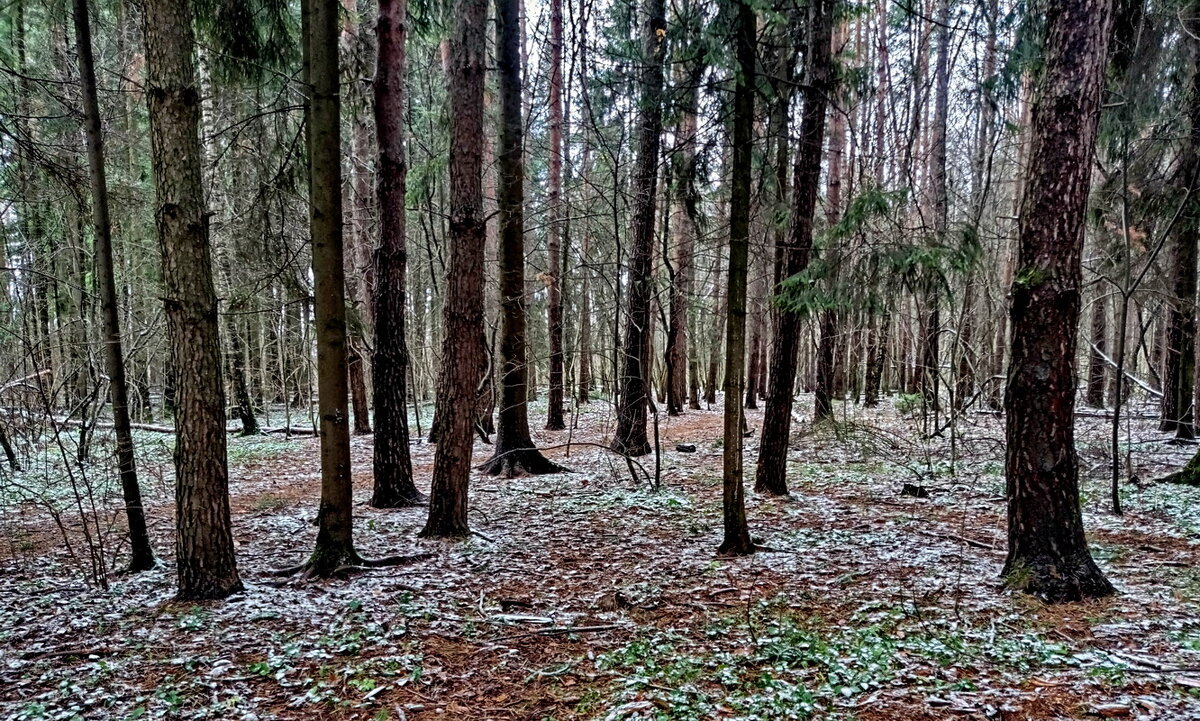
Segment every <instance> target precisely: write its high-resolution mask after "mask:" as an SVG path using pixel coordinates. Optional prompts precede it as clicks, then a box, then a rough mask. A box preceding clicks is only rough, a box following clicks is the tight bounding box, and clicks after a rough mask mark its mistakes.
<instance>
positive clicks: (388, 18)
mask: <svg viewBox="0 0 1200 721" xmlns="http://www.w3.org/2000/svg"><path fill="white" fill-rule="evenodd" d="M407 4H408V3H407V0H379V18H378V20H377V21H376V23H375V37H376V42H377V44H378V46H379V50H378V53H379V54H378V59H377V61H376V63H377V64H376V68H375V81H374V93H375V134H376V136H377V139H378V143H379V162H378V166H377V168H376V172H377V176H376V181H375V185H376V187H375V192H376V198H377V201H378V205H379V245H378V246H377V247H376V250H375V257H374V263H373V265H374V269H375V283H376V289H377V293H376V294H375V317H374V326H375V353H374V355H373V356H372V358H371V380H372V382H373V385H374V390H375V393H374V397H375V448H374V457H373V468H374V475H375V481H374V487H373V489H372V493H371V505H372V506H374V507H375V508H397V507H401V506H410V505H415V504H418V503H423V502H425V500H426V498H425V496H424V495H423V494H422V493H421V492H420V491H418V490H417V487H416V485H415V484H414V483H413V472H412V459H411V457H410V455H409V450H408V439H409V435H408V406H407V403H408V368H409V357H408V343H407V341H406V339H405V337H404V325H405V304H406V300H407V293H408V283H407V277H406V275H407V272H408V244H407V242H406V240H405V232H406V231H405V228H406V223H405V214H404V208H405V205H404V196H405V187H406V181H407V178H408V163H407V160H406V158H405V156H404V112H403V109H404V107H405V103H406V97H405V93H404V88H405V70H406V59H407V57H406V54H405V39H406V38H407V36H408V26H407V15H406V8H407Z"/></svg>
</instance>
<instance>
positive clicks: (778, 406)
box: [754, 0, 833, 496]
mask: <svg viewBox="0 0 1200 721" xmlns="http://www.w3.org/2000/svg"><path fill="white" fill-rule="evenodd" d="M831 5H832V2H831V0H818V1H817V2H814V3H812V4H811V5H810V6H809V10H808V22H807V24H806V27H807V28H808V33H809V38H808V50H807V53H808V57H807V58H806V60H807V66H808V68H809V71H808V77H807V78H806V87H805V90H804V111H803V115H802V116H801V119H800V143H799V146H798V148H797V150H796V162H795V166H794V169H793V171H792V173H793V177H792V226H791V230H790V232H789V234H788V238H787V243H786V244H785V245H783V246H782V248H781V250H782V257H781V261H782V263H783V268H782V270H781V272H780V274H779V275H780V276H781V279H782V278H788V277H791V276H793V275H796V274H797V273H800V272H802V271H803V270H804V269H805V268H807V267H808V263H809V259H810V258H811V256H812V245H813V217H814V215H815V213H816V208H817V191H818V188H819V186H820V183H821V151H822V146H823V145H824V142H825V117H826V111H827V109H828V107H829V91H830V88H831V84H832V80H833V47H832V43H833V39H832V33H833V11H832V7H831ZM801 321H802V318H801V316H800V315H799V314H798V313H792V312H787V311H780V313H779V315H778V321H777V326H776V329H775V336H774V338H773V339H772V341H771V370H770V373H769V375H768V381H767V382H768V388H767V403H766V409H765V410H764V411H763V426H762V439H761V441H760V443H759V450H758V467H757V468H756V471H755V478H754V490H755V491H758V492H759V493H766V494H770V495H776V496H782V495H786V494H787V492H788V487H787V451H788V444H789V442H790V439H791V433H792V405H793V402H794V395H795V387H796V359H797V354H798V352H799V350H800V330H801V328H800V326H801Z"/></svg>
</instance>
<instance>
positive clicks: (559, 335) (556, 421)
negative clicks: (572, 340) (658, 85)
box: [546, 0, 567, 431]
mask: <svg viewBox="0 0 1200 721" xmlns="http://www.w3.org/2000/svg"><path fill="white" fill-rule="evenodd" d="M562 4H563V0H550V80H549V96H550V97H549V103H550V113H549V115H550V117H549V125H550V132H549V135H550V138H549V139H550V168H549V170H550V178H549V188H548V192H547V198H546V201H547V204H548V205H549V206H550V207H549V212H550V218H549V224H548V226H547V228H546V266H547V267H546V282H547V283H548V284H549V286H548V287H547V289H546V292H547V296H548V297H547V304H546V320H547V332H548V334H549V336H550V373H549V381H550V388H549V391H548V393H547V399H546V400H547V406H546V430H548V431H561V430H563V429H564V428H566V427H567V424H566V422H565V421H564V420H563V309H562V281H563V279H562V277H561V274H562V268H563V264H562V241H561V237H560V233H561V232H562V222H563V211H562V175H563V170H562V167H563V141H562V126H563V101H562V86H563V80H562V78H563V74H562V65H563V61H562V56H563V17H562V15H563V12H562Z"/></svg>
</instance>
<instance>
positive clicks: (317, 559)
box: [266, 548, 435, 581]
mask: <svg viewBox="0 0 1200 721" xmlns="http://www.w3.org/2000/svg"><path fill="white" fill-rule="evenodd" d="M434 555H435V554H432V553H415V554H412V555H408V556H385V557H383V558H363V557H362V556H360V555H358V552H357V551H355V550H354V549H353V548H351V549H340V550H334V549H320V548H318V549H317V550H316V551H314V552H313V555H312V556H310V557H309V558H308V560H307V561H305V562H304V563H300V564H297V565H295V566H289V567H287V568H279V569H272V570H269V571H267V572H266V575H268V576H273V577H276V578H280V577H285V576H296V575H298V576H299V579H298V580H300V581H309V580H312V579H316V578H335V577H341V578H344V577H346V576H348V575H350V574H351V573H354V572H365V571H370V570H373V569H376V568H386V567H389V566H404V565H408V564H411V563H418V562H420V561H426V560H428V559H430V558H433V557H434Z"/></svg>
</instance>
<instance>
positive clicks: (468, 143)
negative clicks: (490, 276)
mask: <svg viewBox="0 0 1200 721" xmlns="http://www.w3.org/2000/svg"><path fill="white" fill-rule="evenodd" d="M507 1H511V0H507ZM486 15H487V0H454V6H453V28H452V33H453V34H452V36H451V41H450V49H451V53H450V57H451V60H450V84H449V95H450V265H449V267H448V268H447V274H446V288H445V301H444V304H443V310H442V317H443V324H444V327H445V333H444V335H443V339H442V369H441V373H440V376H439V379H438V391H439V392H438V402H437V409H436V413H437V415H438V418H439V422H440V423H441V428H440V432H439V439H438V446H437V450H436V451H435V452H434V457H433V480H432V482H431V487H430V488H431V490H430V497H429V518H428V520H427V521H426V523H425V528H424V529H422V531H421V536H423V537H427V538H429V537H463V536H466V535H468V534H469V533H470V528H469V527H468V525H467V493H468V490H469V481H470V477H471V450H472V445H473V444H472V437H473V435H474V426H475V417H476V415H475V401H476V392H477V388H478V384H479V378H480V376H481V374H482V373H483V370H484V367H483V365H484V364H483V348H482V346H480V344H479V343H478V342H474V341H471V340H469V339H476V338H479V337H480V336H481V335H482V334H483V246H484V242H485V234H486V229H485V227H484V217H483V212H482V211H483V142H484V140H483V76H484V69H485V67H486V64H485V61H484V48H485V47H486V45H485V41H484V28H485V19H486ZM463 339H468V340H467V342H464V340H463Z"/></svg>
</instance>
